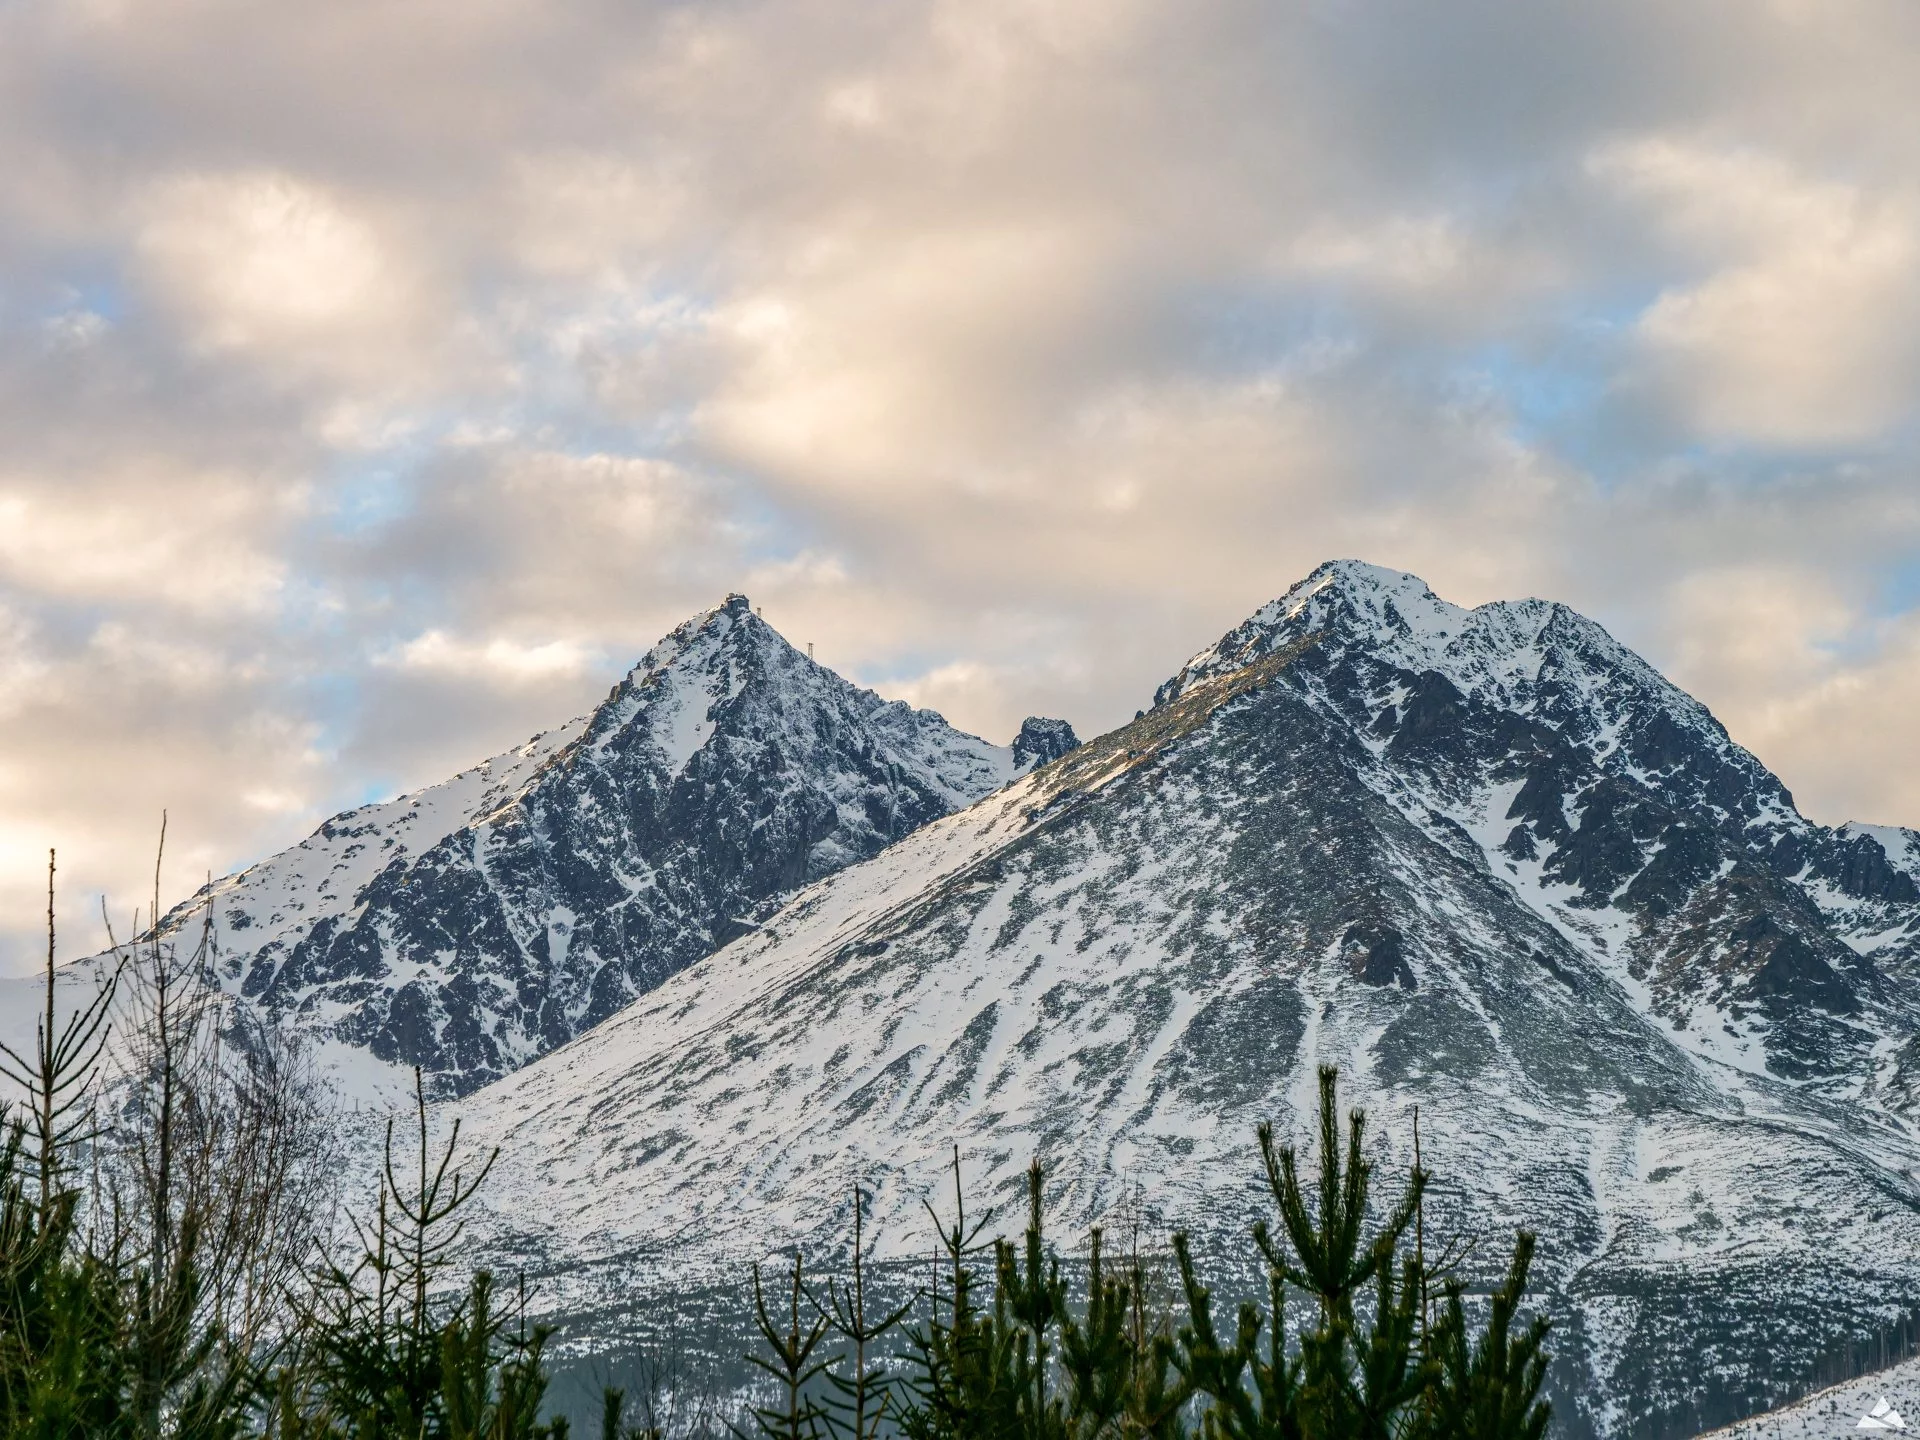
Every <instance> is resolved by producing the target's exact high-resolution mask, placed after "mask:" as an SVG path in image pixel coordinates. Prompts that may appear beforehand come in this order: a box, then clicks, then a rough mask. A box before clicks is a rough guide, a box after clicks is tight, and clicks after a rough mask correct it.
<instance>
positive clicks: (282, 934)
mask: <svg viewBox="0 0 1920 1440" xmlns="http://www.w3.org/2000/svg"><path fill="white" fill-rule="evenodd" d="M1074 743H1075V741H1074V736H1073V732H1072V731H1071V729H1069V728H1068V727H1066V726H1065V724H1064V723H1063V722H1060V721H1050V720H1029V721H1028V722H1027V724H1026V725H1025V727H1023V729H1022V730H1021V733H1020V736H1019V737H1018V739H1017V740H1016V741H1015V743H1014V745H1013V746H1012V747H1006V746H999V745H992V744H989V743H987V742H986V741H984V740H981V739H978V738H976V737H975V736H972V735H967V734H963V733H962V732H960V731H958V730H956V729H954V728H953V727H952V726H951V725H949V724H947V723H946V721H944V720H943V719H941V718H940V716H938V715H936V714H934V713H933V712H932V711H930V710H915V709H913V708H911V707H910V706H907V705H905V704H903V703H900V702H897V701H896V702H892V703H889V702H887V701H884V700H882V699H881V698H880V697H879V696H877V695H875V694H874V693H873V692H871V691H869V690H863V689H861V688H859V687H858V686H856V685H853V684H851V683H849V682H848V681H846V680H844V679H842V678H841V677H840V676H839V675H836V674H835V673H834V672H833V671H831V670H829V669H827V668H825V667H824V666H821V665H818V664H815V663H814V662H813V661H812V660H811V659H809V658H808V657H807V656H805V655H803V654H801V653H799V652H798V651H796V650H795V649H794V648H793V647H792V646H791V645H789V644H788V643H787V642H786V641H785V640H783V639H782V638H781V637H780V636H779V634H778V633H776V632H775V631H774V630H773V629H772V628H771V627H770V626H768V625H767V624H766V623H765V622H764V621H762V620H761V619H760V618H759V616H758V615H756V614H755V613H754V612H753V610H752V608H751V606H750V605H749V604H748V602H747V600H746V597H744V596H741V595H731V596H728V597H727V599H726V601H725V603H724V604H722V605H721V606H719V607H718V608H717V609H714V610H711V611H708V612H706V613H704V614H701V615H696V616H694V617H693V618H692V619H690V620H688V621H687V622H686V623H685V624H683V625H681V626H680V627H679V628H677V629H676V630H674V631H673V633H672V634H670V635H668V636H667V637H666V638H665V639H663V640H661V641H660V643H659V644H658V645H656V646H654V648H653V649H652V650H651V651H649V652H648V653H647V655H646V657H645V658H644V659H642V660H641V661H640V663H639V664H638V665H636V666H635V667H634V668H633V670H632V672H631V673H629V674H628V675H627V677H626V678H625V679H624V680H622V681H621V682H620V683H619V684H618V685H616V686H614V687H613V689H612V691H611V692H610V693H609V694H608V696H607V698H606V700H605V702H604V703H603V704H601V705H600V706H599V707H598V708H597V709H596V710H594V712H593V713H592V714H591V715H588V716H586V717H584V718H582V719H579V720H575V721H573V722H572V723H570V724H567V725H565V726H562V727H561V728H559V729H557V730H554V731H551V732H549V733H547V734H543V735H536V736H534V737H533V738H532V739H531V740H529V741H528V742H527V743H526V744H525V745H523V746H521V747H520V748H519V749H517V750H513V751H510V752H508V753H507V754H504V755H500V756H496V757H495V758H493V759H491V760H489V761H487V762H485V763H484V764H481V765H478V766H476V767H474V768H473V769H471V770H468V771H466V772H464V773H462V774H460V775H457V776H455V777H454V778H453V779H451V780H448V781H446V782H444V783H442V784H439V785H435V786H431V787H429V788H428V789H425V790H420V791H417V792H415V793H413V794H410V795H403V796H401V797H400V798H399V799H397V800H391V801H388V802H386V803H384V804H379V805H369V806H366V807H364V808H361V809H358V810H350V811H348V812H346V813H345V814H343V815H337V816H335V817H334V818H333V819H331V820H329V821H327V822H326V823H325V824H324V825H322V826H321V827H320V828H319V829H318V830H317V831H315V832H314V834H313V835H312V836H310V837H309V838H308V839H307V840H305V841H303V842H302V843H301V844H299V845H297V846H295V847H294V848H293V849H291V850H288V851H286V852H284V853H283V854H280V855H277V856H274V857H273V858H272V859H270V860H265V861H262V862H261V863H260V864H258V865H254V866H252V867H251V868H249V869H247V870H244V871H242V872H240V873H239V874H236V875H232V876H229V877H227V878H225V879H223V880H219V881H216V882H214V883H213V884H212V885H211V886H210V887H208V888H207V890H205V891H203V892H202V893H201V894H200V895H198V896H196V897H195V898H194V899H193V900H191V901H189V902H188V903H187V904H185V905H182V906H181V907H179V908H178V909H177V910H176V911H175V912H174V913H173V914H172V915H170V916H169V917H167V919H166V921H165V922H163V924H164V925H166V926H170V927H173V928H175V929H178V928H180V927H191V926H193V925H196V924H198V923H200V919H199V917H200V915H201V914H202V913H203V911H202V907H203V906H205V905H207V904H209V903H210V904H211V907H212V915H213V920H214V925H215V931H216V938H217V943H218V965H217V970H218V977H219V980H220V982H221V983H222V984H223V985H224V986H225V987H226V988H228V989H229V990H231V991H232V992H234V993H235V994H236V995H238V996H239V997H241V998H242V999H243V1001H244V1002H246V1003H248V1004H250V1005H252V1006H253V1007H255V1008H256V1009H257V1010H258V1011H259V1012H262V1013H264V1014H266V1015H268V1016H271V1017H273V1018H274V1019H276V1020H277V1021H279V1022H280V1023H282V1024H285V1025H290V1026H292V1027H294V1028H296V1029H298V1030H299V1031H301V1032H303V1033H304V1034H306V1035H307V1036H309V1037H310V1038H311V1039H312V1040H313V1041H314V1043H315V1045H316V1047H317V1050H318V1054H319V1057H320V1059H321V1061H322V1064H323V1067H324V1068H325V1069H326V1070H327V1071H329V1072H331V1073H332V1074H333V1076H334V1078H335V1080H336V1082H337V1083H338V1084H339V1085H340V1087H341V1088H342V1090H343V1091H344V1092H346V1093H350V1094H351V1093H361V1094H377V1093H379V1092H380V1091H381V1090H382V1089H383V1088H386V1087H387V1086H389V1085H390V1083H391V1082H392V1081H393V1080H395V1079H396V1078H397V1077H399V1076H403V1075H405V1074H406V1073H407V1068H408V1067H411V1066H413V1065H419V1066H421V1067H422V1068H423V1069H424V1070H425V1071H426V1072H427V1073H428V1075H429V1077H430V1079H431V1081H432V1083H433V1085H434V1087H435V1089H436V1090H438V1091H439V1093H441V1094H457V1093H463V1092H465V1091H467V1090H471V1089H473V1088H474V1087H476V1086H478V1085H481V1084H484V1083H485V1082H486V1081H488V1080H491V1079H494V1078H496V1077H498V1076H500V1075H503V1074H505V1073H507V1072H508V1071H510V1070H512V1069H514V1068H515V1067H516V1066H519V1065H522V1064H524V1063H525V1062H526V1061H528V1060H530V1059H532V1058H533V1057H534V1056H536V1055H540V1054H542V1053H544V1052H546V1051H548V1050H550V1049H552V1048H553V1047H554V1046H555V1045H558V1044H560V1043H562V1042H564V1041H566V1040H568V1039H571V1038H572V1037H573V1036H575V1035H577V1034H579V1033H580V1032H581V1031H582V1030H585V1029H587V1028H588V1027H590V1026H592V1025H594V1024H596V1023H598V1022H599V1021H601V1020H604V1019H605V1018H606V1017H607V1016H609V1015H611V1014H613V1013H614V1012H615V1011H617V1010H619V1009H620V1008H621V1007H622V1006H624V1005H625V1004H627V1003H628V1002H629V1001H630V1000H632V999H633V998H634V997H635V996H636V995H639V994H642V993H644V992H646V991H647V990H650V989H652V988H653V987H654V986H655V985H657V984H659V983H660V982H661V981H662V980H664V979H665V978H666V977H668V976H669V975H672V974H673V973H674V972H676V971H678V970H681V969H684V968H685V967H686V966H687V965H689V964H691V963H692V962H693V961H695V960H697V959H699V958H700V957H701V956H702V955H705V954H706V953H708V952H709V951H710V950H712V949H714V948H715V947H716V946H717V945H719V944H720V943H722V942H723V941H725V940H726V939H727V938H729V937H731V936H734V935H738V934H741V933H744V932H745V931H747V930H750V929H751V928H752V927H753V925H754V924H755V923H756V922H757V920H758V919H762V918H764V916H765V914H766V912H767V911H768V910H769V909H770V908H771V907H773V906H775V905H777V904H778V902H779V901H780V899H782V898H783V897H784V896H786V895H787V894H789V893H791V892H792V891H793V890H795V889H796V888H798V887H800V886H802V885H805V884H807V883H809V882H812V881H816V880H819V879H821V878H822V877H823V876H826V875H830V874H832V873H833V872H834V871H836V870H839V869H841V868H843V867H844V866H846V865H849V864H851V863H853V862H855V861H858V860H864V859H866V858H867V857H869V856H871V855H873V854H875V853H877V852H878V851H880V850H881V849H883V848H884V847H886V846H887V845H889V844H891V843H893V842H894V841H896V840H898V839H900V837H902V836H903V835H906V834H908V833H910V832H912V831H913V830H915V829H918V828H919V827H920V826H922V825H924V824H926V823H927V822H928V821H929V820H933V819H935V818H937V817H939V816H942V815H946V814H948V813H949V812H951V811H953V810H956V809H959V808H961V807H963V806H966V805H968V804H970V803H972V802H973V801H975V800H978V799H980V798H981V797H982V796H984V795H986V794H988V793H990V792H991V791H993V790H996V789H998V788H1000V787H1001V786H1002V785H1004V784H1006V783H1007V782H1008V781H1009V780H1011V779H1013V778H1014V777H1015V776H1016V775H1018V774H1020V773H1022V772H1023V771H1025V770H1028V769H1031V768H1032V767H1033V766H1034V765H1035V764H1038V763H1040V762H1041V761H1044V760H1047V759H1051V758H1053V757H1054V756H1055V755H1058V754H1060V753H1062V752H1063V751H1064V750H1066V749H1070V748H1072V746H1073V744H1074Z"/></svg>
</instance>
